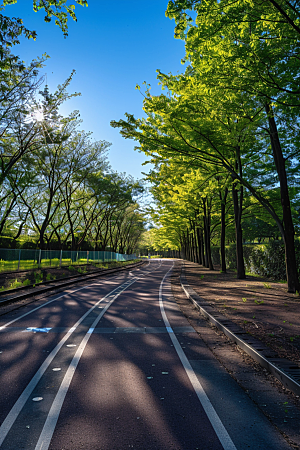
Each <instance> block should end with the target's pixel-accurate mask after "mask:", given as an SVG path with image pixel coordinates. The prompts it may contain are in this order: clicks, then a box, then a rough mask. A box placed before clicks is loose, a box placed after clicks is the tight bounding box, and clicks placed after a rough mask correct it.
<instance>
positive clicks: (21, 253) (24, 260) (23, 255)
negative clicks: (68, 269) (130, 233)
mask: <svg viewBox="0 0 300 450" xmlns="http://www.w3.org/2000/svg"><path fill="white" fill-rule="evenodd" d="M136 258H137V256H136V255H135V254H133V255H126V254H125V255H123V254H121V253H115V252H109V251H97V250H95V251H94V250H92V251H89V250H88V251H71V250H39V249H37V250H26V249H5V248H1V249H0V272H9V271H13V270H28V269H36V268H41V267H61V266H70V265H76V264H77V265H78V264H97V263H101V262H103V263H104V262H110V261H129V260H132V259H136Z"/></svg>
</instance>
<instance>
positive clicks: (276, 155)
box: [111, 0, 300, 292]
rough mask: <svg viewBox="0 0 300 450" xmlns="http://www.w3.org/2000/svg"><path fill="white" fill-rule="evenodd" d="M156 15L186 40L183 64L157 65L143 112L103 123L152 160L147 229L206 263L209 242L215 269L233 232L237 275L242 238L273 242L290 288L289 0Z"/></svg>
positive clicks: (294, 128)
mask: <svg viewBox="0 0 300 450" xmlns="http://www.w3.org/2000/svg"><path fill="white" fill-rule="evenodd" d="M166 15H167V16H168V17H169V18H170V19H174V20H175V23H176V27H175V37H176V38H178V39H182V40H183V41H184V43H185V48H186V55H185V58H184V60H183V63H184V64H185V70H184V73H182V74H176V75H174V74H171V73H162V72H161V71H159V70H158V75H157V78H158V81H159V83H160V85H161V88H162V91H161V93H160V95H152V93H151V86H150V85H147V84H146V83H145V88H144V92H143V95H144V102H143V110H144V114H145V116H144V117H141V118H136V117H134V116H133V115H132V114H130V113H127V114H126V120H119V121H112V123H111V124H112V126H113V127H116V128H119V129H120V133H121V134H122V136H124V137H125V138H131V139H134V140H135V141H136V142H137V146H136V148H137V149H138V150H139V151H143V152H144V153H145V154H146V155H147V156H148V160H149V161H150V162H151V163H152V164H153V165H154V168H153V169H152V170H151V171H150V172H149V174H148V176H147V179H148V181H149V182H151V184H152V188H151V191H152V194H153V196H154V199H155V202H156V205H155V206H154V207H153V208H151V210H149V213H150V214H151V216H152V220H153V223H154V225H155V229H153V230H150V231H149V232H147V233H148V234H147V235H146V239H148V240H150V241H151V239H152V242H153V244H152V245H153V248H154V249H156V250H159V249H174V250H178V251H180V252H181V255H182V257H183V258H186V259H189V260H191V261H197V262H199V263H200V264H202V265H204V266H205V267H207V268H209V269H213V266H214V263H213V257H212V246H213V245H218V246H219V248H220V263H221V270H222V271H223V272H226V266H227V265H226V259H228V255H226V254H227V253H228V251H231V249H229V250H228V248H227V249H226V245H228V244H230V243H232V242H234V243H235V267H236V271H237V277H238V278H239V279H243V278H245V277H246V264H245V259H246V260H247V255H246V254H245V252H244V249H245V248H244V244H245V242H248V243H249V242H252V243H261V242H268V241H273V240H276V241H278V242H279V243H280V246H281V247H282V248H283V254H284V256H283V260H284V265H285V274H284V276H285V278H286V279H287V286H288V291H289V292H296V291H298V292H299V291H300V285H299V278H298V265H299V262H298V261H297V257H296V253H297V252H296V249H295V243H297V245H298V240H299V212H300V203H299V151H300V149H299V142H300V141H299V130H300V128H299V69H300V60H299V57H298V56H299V44H300V29H299V26H298V23H299V17H300V10H299V5H298V4H297V2H296V3H293V4H291V3H289V2H282V1H280V2H273V1H272V2H271V1H265V2H258V1H256V0H254V1H251V2H250V1H248V0H239V1H237V2H233V3H232V2H230V1H228V0H221V1H219V2H215V1H213V0H208V1H206V2H202V1H200V0H171V1H169V4H168V8H167V11H166ZM137 89H141V88H140V86H137ZM280 246H279V247H280ZM145 247H146V248H149V245H148V246H147V245H146V244H145ZM279 247H278V248H279ZM280 253H282V252H281V250H280ZM247 264H248V263H247Z"/></svg>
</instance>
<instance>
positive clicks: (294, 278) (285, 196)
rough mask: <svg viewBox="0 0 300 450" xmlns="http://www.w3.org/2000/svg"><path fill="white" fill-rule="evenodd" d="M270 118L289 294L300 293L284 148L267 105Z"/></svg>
mask: <svg viewBox="0 0 300 450" xmlns="http://www.w3.org/2000/svg"><path fill="white" fill-rule="evenodd" d="M265 108H266V113H267V116H268V122H269V128H270V138H271V146H272V151H273V157H274V162H275V166H276V170H277V173H278V178H279V184H280V199H281V206H282V219H283V220H282V221H283V228H284V236H283V239H284V249H285V266H286V277H287V284H288V292H296V291H297V292H299V291H300V284H299V277H298V270H297V263H296V252H295V241H294V235H295V230H294V224H293V219H292V213H291V204H290V197H289V190H288V182H287V175H286V170H285V158H284V157H283V154H282V148H281V145H280V140H279V136H278V131H277V126H276V122H275V118H274V114H273V111H272V108H271V106H270V105H269V104H266V105H265Z"/></svg>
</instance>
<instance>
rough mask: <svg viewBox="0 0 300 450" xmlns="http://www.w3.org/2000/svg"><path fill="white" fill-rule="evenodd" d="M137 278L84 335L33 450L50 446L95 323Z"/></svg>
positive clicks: (104, 311)
mask: <svg viewBox="0 0 300 450" xmlns="http://www.w3.org/2000/svg"><path fill="white" fill-rule="evenodd" d="M138 279H139V278H136V279H134V280H133V281H131V283H130V284H129V285H128V283H127V285H126V286H124V289H122V290H119V292H118V293H117V294H116V295H115V296H114V297H113V298H112V299H111V300H110V302H109V303H108V304H107V305H106V306H105V308H104V309H103V311H101V313H100V314H99V316H98V317H97V318H96V319H95V320H94V322H93V324H92V326H91V327H90V329H89V330H88V332H87V333H86V335H85V336H84V338H83V339H82V341H81V343H80V345H79V347H78V349H77V351H76V353H75V355H74V357H73V359H72V361H71V364H70V365H69V367H68V370H67V372H66V374H65V376H64V379H63V381H62V383H61V385H60V388H59V390H58V392H57V394H56V397H55V399H54V401H53V403H52V406H51V408H50V411H49V414H48V416H47V419H46V422H45V424H44V427H43V429H42V432H41V434H40V437H39V440H38V442H37V444H36V447H35V450H48V448H49V445H50V441H51V439H52V435H53V433H54V430H55V427H56V423H57V420H58V417H59V414H60V410H61V408H62V405H63V402H64V399H65V396H66V395H67V392H68V389H69V386H70V384H71V381H72V378H73V375H74V373H75V370H76V367H77V365H78V363H79V360H80V358H81V356H82V353H83V351H84V349H85V347H86V345H87V343H88V341H89V339H90V337H91V335H92V332H93V331H94V329H95V327H96V325H97V323H98V322H99V321H100V319H101V318H102V317H103V316H104V314H105V313H106V311H107V310H108V308H109V307H110V306H111V305H112V303H113V302H114V301H115V300H116V298H118V297H119V295H120V294H121V293H122V292H123V291H125V289H126V288H127V287H128V286H131V285H132V284H133V283H135V282H136V281H137V280H138Z"/></svg>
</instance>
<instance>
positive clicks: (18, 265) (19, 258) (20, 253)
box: [18, 249, 21, 270]
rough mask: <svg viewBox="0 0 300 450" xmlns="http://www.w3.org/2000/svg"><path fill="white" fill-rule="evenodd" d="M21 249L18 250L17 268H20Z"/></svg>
mask: <svg viewBox="0 0 300 450" xmlns="http://www.w3.org/2000/svg"><path fill="white" fill-rule="evenodd" d="M20 259H21V249H20V250H19V261H18V270H20Z"/></svg>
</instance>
